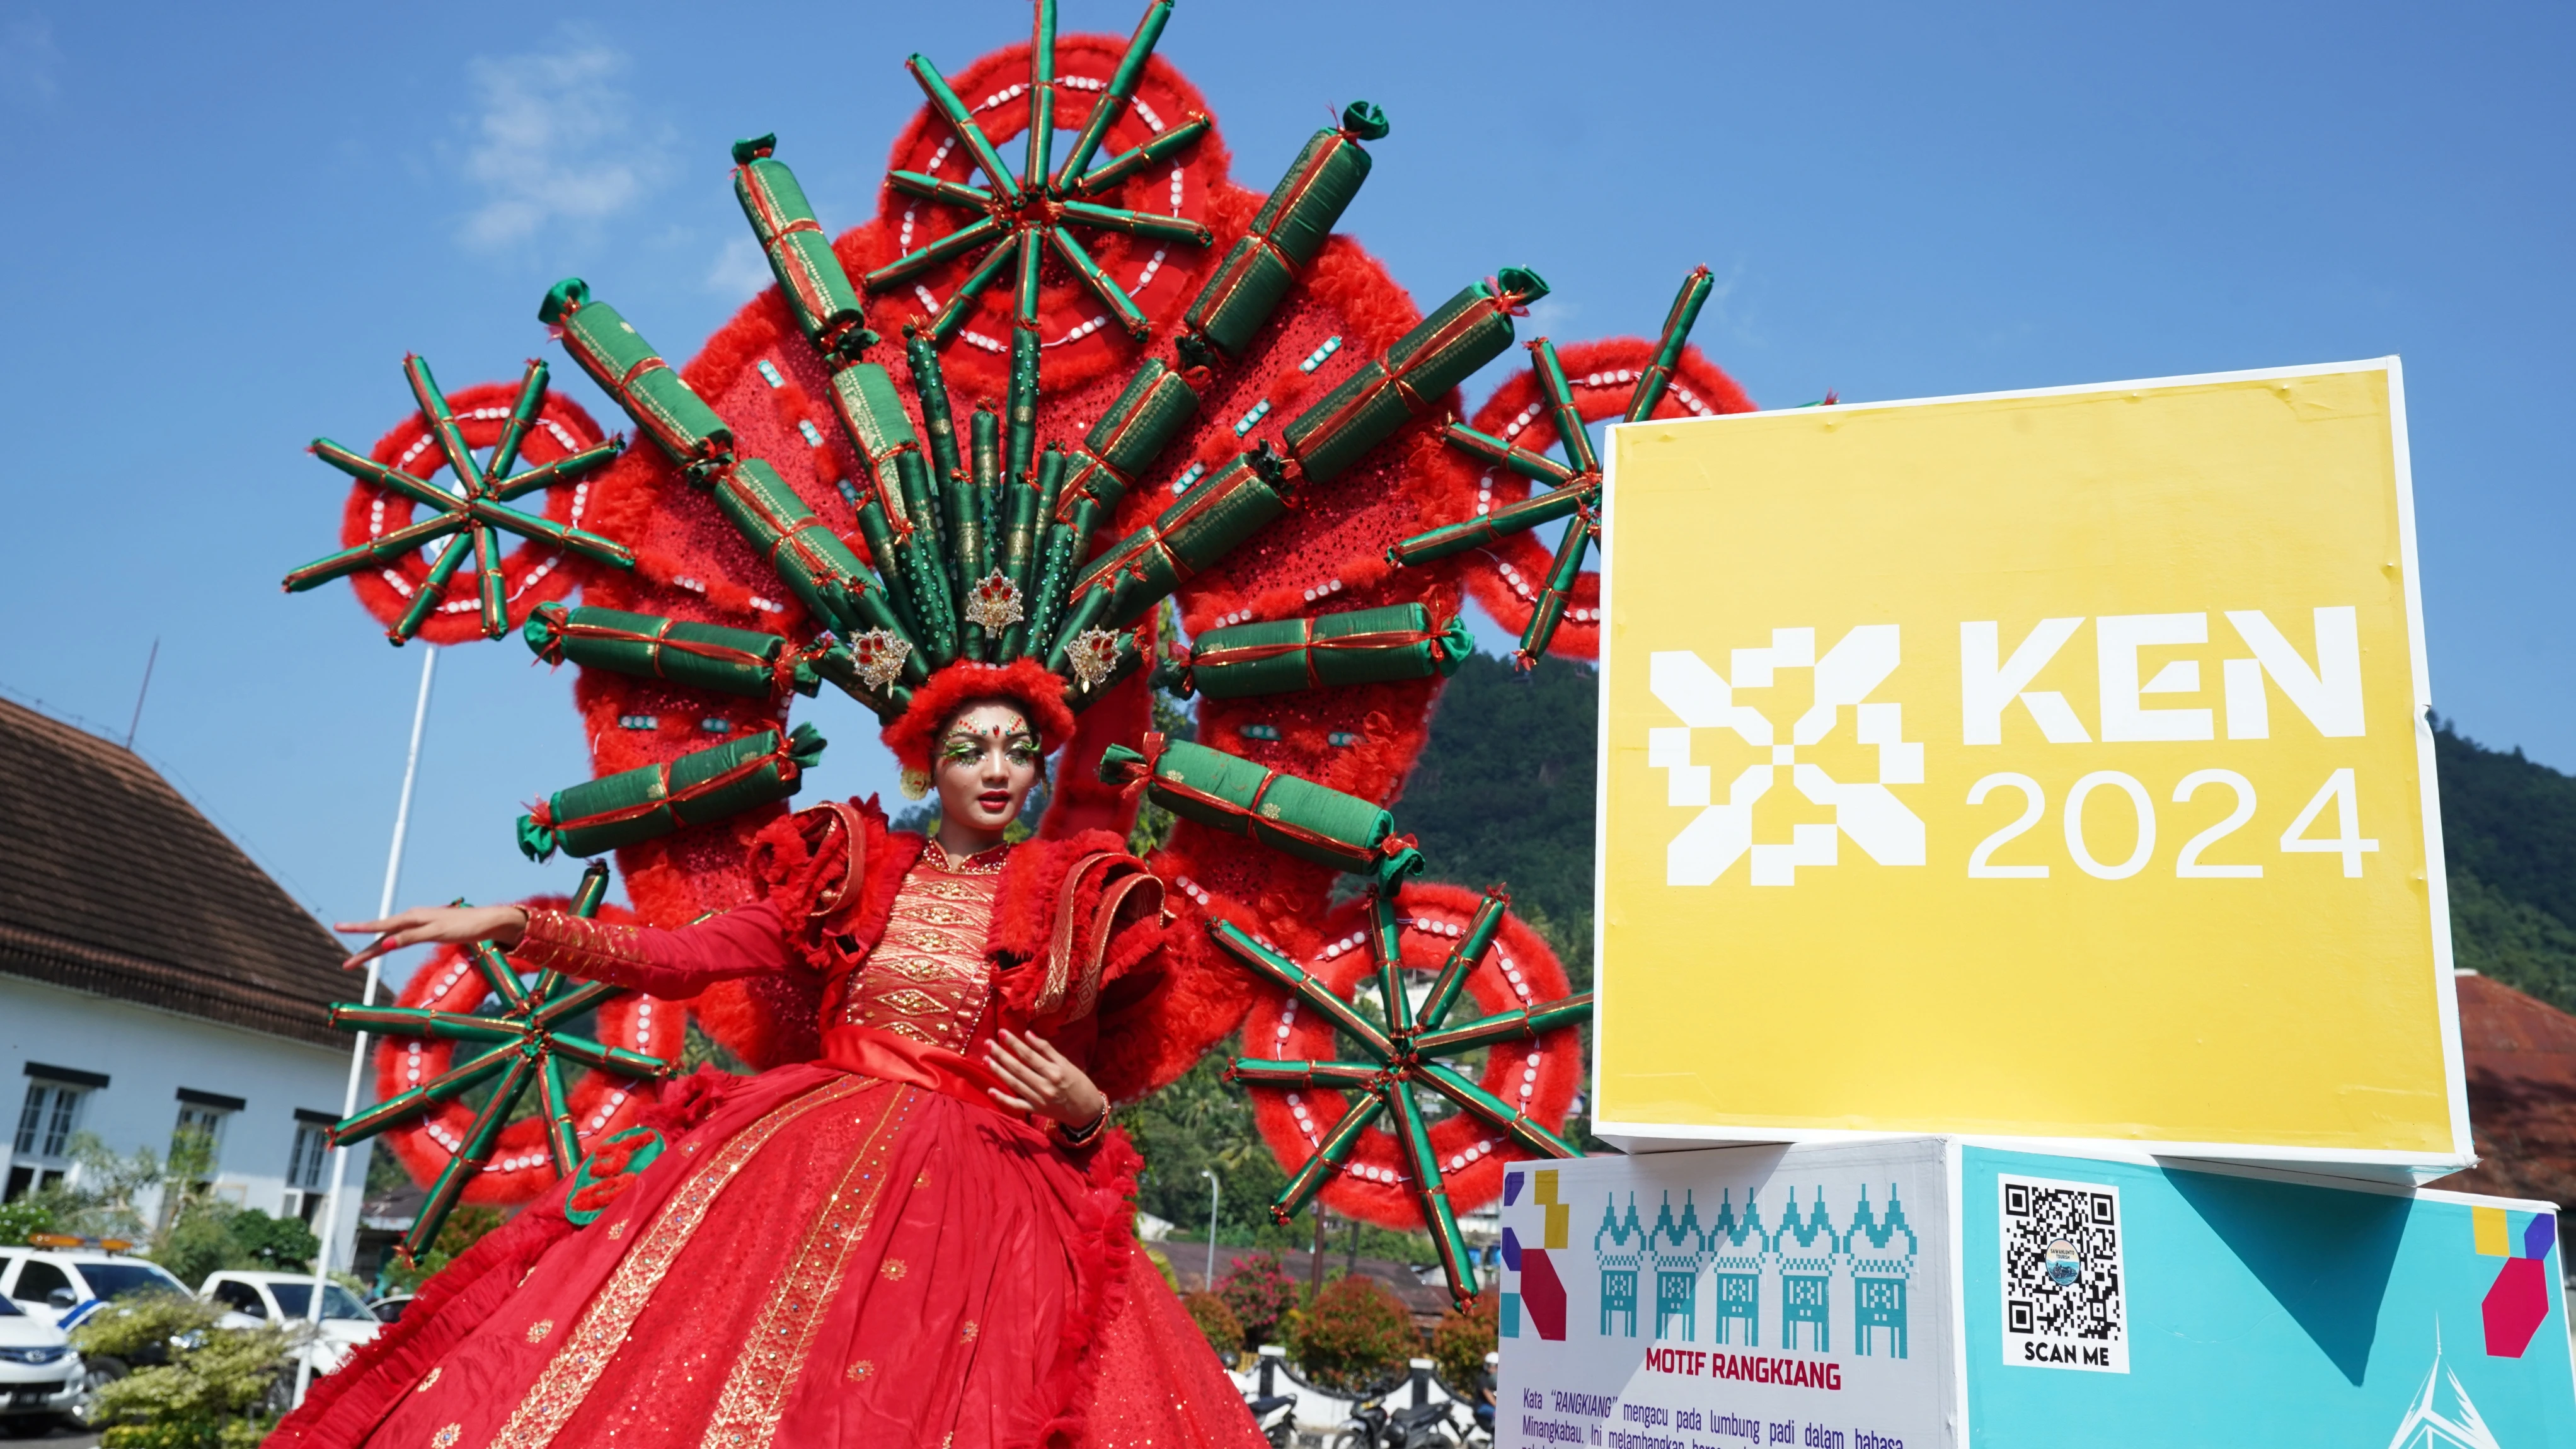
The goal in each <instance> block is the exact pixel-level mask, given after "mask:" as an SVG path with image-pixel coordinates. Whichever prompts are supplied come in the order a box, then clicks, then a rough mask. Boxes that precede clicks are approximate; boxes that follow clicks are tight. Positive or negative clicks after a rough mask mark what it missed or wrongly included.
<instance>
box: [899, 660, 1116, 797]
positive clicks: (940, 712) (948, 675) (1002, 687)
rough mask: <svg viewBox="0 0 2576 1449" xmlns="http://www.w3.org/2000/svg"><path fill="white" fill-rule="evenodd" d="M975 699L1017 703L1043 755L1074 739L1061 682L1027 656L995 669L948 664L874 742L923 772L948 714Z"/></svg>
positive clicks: (967, 663)
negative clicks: (879, 742)
mask: <svg viewBox="0 0 2576 1449" xmlns="http://www.w3.org/2000/svg"><path fill="white" fill-rule="evenodd" d="M979 699H1002V700H1008V701H1010V702H1011V703H1012V704H1015V705H1018V706H1019V707H1020V712H1021V713H1022V714H1023V715H1024V716H1025V717H1026V718H1027V720H1028V722H1029V728H1030V729H1032V730H1035V731H1037V736H1038V749H1039V750H1040V751H1042V752H1053V751H1054V750H1055V749H1056V748H1057V747H1058V746H1060V745H1062V744H1063V743H1064V742H1065V741H1066V740H1069V739H1071V738H1073V709H1072V707H1071V706H1069V705H1067V704H1066V703H1065V702H1064V680H1063V679H1061V678H1060V677H1058V676H1057V675H1055V674H1053V673H1051V672H1049V671H1048V669H1047V668H1046V666H1044V665H1042V664H1040V663H1038V662H1037V661H1036V660H1034V659H1027V658H1021V659H1014V660H1012V661H1011V662H1010V663H1008V664H1000V665H995V664H976V663H973V662H971V661H967V660H959V661H958V662H957V663H955V664H951V665H949V666H948V667H947V668H945V669H942V670H940V671H939V672H938V673H936V674H934V675H932V676H930V678H929V679H928V680H927V681H925V682H924V683H923V684H922V686H921V687H920V688H919V689H916V690H914V691H913V692H912V703H911V705H910V706H908V707H907V708H906V709H905V710H904V712H903V717H902V718H901V719H898V720H896V721H895V722H894V723H893V724H890V725H887V726H886V727H885V731H884V733H883V734H882V735H880V736H879V738H881V739H883V740H884V741H885V743H886V748H887V749H890V750H892V751H894V757H895V759H896V761H897V762H898V763H900V764H901V765H902V766H903V767H904V768H905V769H907V770H918V771H921V772H922V773H924V774H927V773H929V771H930V758H931V755H932V753H933V752H934V751H935V749H936V748H937V745H938V739H937V735H938V733H939V730H940V727H941V726H943V725H945V724H947V723H948V717H949V716H950V715H953V714H955V713H956V712H957V711H958V710H959V709H961V708H963V707H965V706H966V705H969V704H972V703H974V702H975V701H976V700H979Z"/></svg>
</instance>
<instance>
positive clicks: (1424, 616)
mask: <svg viewBox="0 0 2576 1449" xmlns="http://www.w3.org/2000/svg"><path fill="white" fill-rule="evenodd" d="M1474 648H1475V641H1474V638H1473V637H1472V636H1471V635H1470V634H1469V632H1468V629H1467V621H1466V619H1465V618H1464V617H1460V618H1455V619H1452V620H1450V621H1449V623H1448V626H1447V627H1445V628H1439V629H1435V628H1433V627H1432V625H1431V611H1430V610H1429V609H1427V608H1424V607H1423V606H1422V605H1420V604H1391V605H1388V606H1386V607H1384V608H1379V609H1351V610H1347V611H1344V612H1342V613H1336V614H1322V615H1318V616H1317V617H1315V618H1311V619H1275V620H1271V621H1268V622H1266V623H1259V624H1236V625H1232V626H1230V627H1227V628H1223V629H1210V630H1208V631H1207V632H1206V633H1204V634H1201V635H1200V636H1199V637H1198V641H1197V643H1196V645H1195V646H1194V647H1193V648H1192V649H1191V650H1190V670H1189V676H1190V681H1191V684H1192V687H1194V688H1195V689H1196V690H1197V691H1198V692H1199V693H1201V694H1204V695H1206V696H1207V697H1208V698H1210V699H1241V698H1244V697H1246V696H1250V695H1257V694H1287V693H1292V692H1294V691H1297V690H1304V689H1338V688H1344V687H1347V686H1350V685H1355V684H1385V683H1389V682H1391V681H1395V680H1401V679H1429V678H1430V677H1432V676H1433V675H1435V674H1437V675H1442V676H1447V675H1451V674H1455V673H1457V672H1458V666H1459V665H1460V663H1462V662H1463V661H1464V660H1465V659H1466V657H1467V655H1468V654H1469V653H1470V652H1471V651H1472V650H1473V649H1474Z"/></svg>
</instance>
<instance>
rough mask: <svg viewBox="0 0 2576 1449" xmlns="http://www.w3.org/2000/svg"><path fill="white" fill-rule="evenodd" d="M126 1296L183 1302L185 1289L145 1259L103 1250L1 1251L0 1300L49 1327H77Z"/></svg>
mask: <svg viewBox="0 0 2576 1449" xmlns="http://www.w3.org/2000/svg"><path fill="white" fill-rule="evenodd" d="M129 1293H176V1294H178V1295H179V1296H181V1297H183V1298H184V1297H186V1296H188V1285H186V1284H185V1283H182V1282H180V1281H179V1280H178V1279H176V1278H173V1277H171V1276H170V1270H169V1269H167V1268H164V1267H162V1266H161V1265H160V1264H158V1263H155V1262H152V1261H151V1260H149V1259H146V1258H135V1257H128V1256H127V1255H125V1254H123V1253H112V1252H109V1251H107V1250H105V1249H103V1248H59V1249H55V1248H0V1298H7V1299H9V1300H10V1301H11V1302H13V1303H15V1304H17V1305H18V1307H19V1309H20V1310H21V1311H23V1312H25V1313H26V1314H27V1316H29V1317H31V1318H36V1319H41V1320H43V1321H44V1322H45V1323H47V1324H50V1325H52V1326H53V1327H56V1328H60V1329H64V1330H69V1329H71V1328H73V1327H76V1326H77V1325H78V1324H79V1323H80V1321H81V1320H82V1319H83V1318H86V1317H88V1316H89V1315H90V1314H92V1313H95V1312H97V1311H98V1306H99V1305H101V1304H104V1303H108V1302H110V1301H112V1300H115V1299H118V1298H123V1297H125V1296H126V1295H127V1294H129Z"/></svg>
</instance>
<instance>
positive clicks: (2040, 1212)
mask: <svg viewBox="0 0 2576 1449" xmlns="http://www.w3.org/2000/svg"><path fill="white" fill-rule="evenodd" d="M2001 1187H2002V1197H2003V1202H2002V1208H2003V1213H2002V1223H2001V1227H2002V1231H2001V1233H2000V1235H1999V1236H2000V1237H2001V1238H2002V1241H2003V1306H2004V1325H2003V1327H2004V1362H2006V1363H2013V1364H2026V1365H2030V1366H2033V1367H2045V1368H2071V1369H2092V1370H2095V1371H2097V1372H2103V1373H2127V1372H2128V1371H2129V1332H2128V1328H2129V1324H2128V1302H2127V1297H2126V1289H2127V1280H2126V1278H2125V1276H2124V1273H2123V1269H2122V1265H2121V1255H2120V1190H2119V1189H2118V1188H2116V1187H2111V1186H2108V1185H2105V1184H2101V1183H2089V1182H2052V1181H2049V1180H2047V1179H2044V1178H2030V1177H2005V1178H2002V1179H2001Z"/></svg>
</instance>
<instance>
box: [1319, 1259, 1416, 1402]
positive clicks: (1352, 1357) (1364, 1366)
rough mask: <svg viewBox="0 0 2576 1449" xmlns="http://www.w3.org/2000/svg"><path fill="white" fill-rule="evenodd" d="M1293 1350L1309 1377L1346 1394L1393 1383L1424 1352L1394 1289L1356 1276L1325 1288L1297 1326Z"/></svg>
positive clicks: (1370, 1279)
mask: <svg viewBox="0 0 2576 1449" xmlns="http://www.w3.org/2000/svg"><path fill="white" fill-rule="evenodd" d="M1288 1349H1289V1352H1291V1353H1293V1354H1295V1355H1296V1357H1297V1366H1298V1368H1299V1369H1301V1370H1303V1371H1304V1373H1305V1375H1306V1377H1307V1378H1309V1379H1312V1380H1313V1381H1314V1382H1316V1383H1318V1384H1321V1385H1322V1386H1324V1387H1325V1388H1328V1389H1333V1390H1336V1391H1339V1392H1342V1393H1354V1392H1359V1391H1362V1390H1366V1389H1372V1388H1375V1387H1377V1386H1379V1385H1382V1384H1384V1383H1386V1382H1387V1381H1388V1380H1390V1379H1392V1378H1393V1377H1394V1376H1395V1375H1396V1373H1397V1371H1399V1370H1401V1369H1402V1368H1403V1367H1404V1364H1405V1361H1406V1360H1407V1359H1410V1358H1412V1357H1413V1356H1414V1355H1415V1354H1416V1353H1419V1352H1420V1351H1421V1349H1422V1337H1421V1335H1420V1334H1417V1333H1415V1332H1414V1331H1413V1315H1412V1314H1410V1313H1408V1312H1406V1311H1405V1307H1404V1301H1403V1300H1402V1299H1399V1298H1397V1297H1396V1296H1395V1290H1394V1289H1392V1288H1389V1287H1387V1286H1386V1285H1385V1284H1384V1283H1381V1282H1379V1281H1378V1280H1376V1279H1375V1278H1371V1277H1369V1276H1367V1275H1366V1274H1360V1273H1354V1274H1351V1275H1349V1276H1348V1277H1343V1278H1336V1279H1334V1280H1333V1281H1332V1282H1330V1283H1327V1284H1325V1285H1324V1291H1323V1292H1321V1293H1318V1294H1316V1295H1315V1301H1314V1302H1313V1303H1311V1304H1309V1305H1307V1308H1306V1311H1305V1313H1304V1314H1302V1315H1301V1316H1300V1317H1299V1319H1298V1321H1297V1326H1296V1331H1295V1334H1294V1341H1293V1342H1291V1343H1290V1344H1289V1345H1288Z"/></svg>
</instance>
